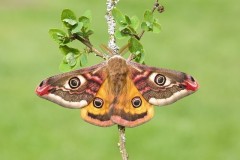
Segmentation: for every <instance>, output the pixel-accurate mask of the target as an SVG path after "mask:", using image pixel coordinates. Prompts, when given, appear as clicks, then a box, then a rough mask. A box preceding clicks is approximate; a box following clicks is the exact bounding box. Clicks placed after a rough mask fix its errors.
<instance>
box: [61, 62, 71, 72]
mask: <svg viewBox="0 0 240 160" xmlns="http://www.w3.org/2000/svg"><path fill="white" fill-rule="evenodd" d="M59 70H60V71H61V72H69V71H71V70H72V67H70V66H69V65H68V63H66V62H64V61H62V62H61V63H60V65H59Z"/></svg>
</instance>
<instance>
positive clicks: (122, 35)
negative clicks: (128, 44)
mask: <svg viewBox="0 0 240 160" xmlns="http://www.w3.org/2000/svg"><path fill="white" fill-rule="evenodd" d="M128 36H129V35H127V34H123V33H122V32H121V31H120V30H116V32H115V37H116V38H117V39H124V38H126V37H128Z"/></svg>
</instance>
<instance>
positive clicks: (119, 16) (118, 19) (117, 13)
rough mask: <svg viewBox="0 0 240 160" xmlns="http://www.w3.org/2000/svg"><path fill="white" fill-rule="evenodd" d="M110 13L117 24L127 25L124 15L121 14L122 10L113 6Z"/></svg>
mask: <svg viewBox="0 0 240 160" xmlns="http://www.w3.org/2000/svg"><path fill="white" fill-rule="evenodd" d="M112 15H113V17H114V19H115V20H116V22H117V24H119V25H120V26H126V25H127V22H126V19H125V16H124V15H123V14H122V12H121V11H120V10H118V9H117V8H114V9H113V10H112Z"/></svg>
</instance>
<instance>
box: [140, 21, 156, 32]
mask: <svg viewBox="0 0 240 160" xmlns="http://www.w3.org/2000/svg"><path fill="white" fill-rule="evenodd" d="M141 28H142V29H143V30H144V31H153V24H152V23H150V22H142V24H141Z"/></svg>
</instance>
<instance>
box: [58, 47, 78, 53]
mask: <svg viewBox="0 0 240 160" xmlns="http://www.w3.org/2000/svg"><path fill="white" fill-rule="evenodd" d="M59 49H60V50H61V52H62V53H63V54H64V55H67V54H68V53H70V52H71V53H73V54H74V55H79V54H80V52H79V50H78V49H75V48H71V47H68V46H67V45H61V46H59Z"/></svg>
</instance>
